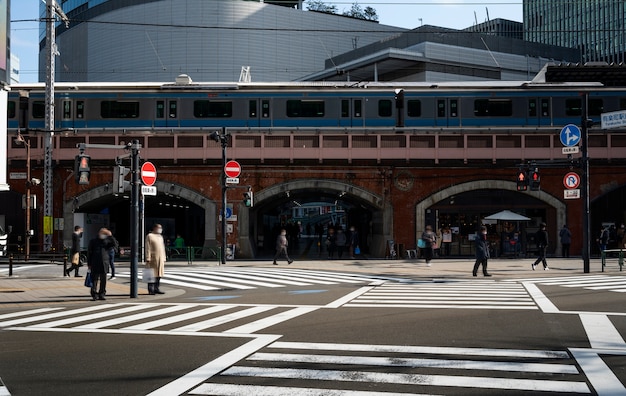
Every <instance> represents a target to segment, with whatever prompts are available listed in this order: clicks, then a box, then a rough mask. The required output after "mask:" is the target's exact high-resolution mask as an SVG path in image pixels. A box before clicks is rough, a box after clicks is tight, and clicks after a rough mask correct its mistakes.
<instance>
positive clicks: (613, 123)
mask: <svg viewBox="0 0 626 396" xmlns="http://www.w3.org/2000/svg"><path fill="white" fill-rule="evenodd" d="M600 121H601V124H602V129H611V128H622V127H626V110H622V111H613V112H610V113H602V114H601V115H600Z"/></svg>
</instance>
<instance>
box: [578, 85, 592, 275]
mask: <svg viewBox="0 0 626 396" xmlns="http://www.w3.org/2000/svg"><path fill="white" fill-rule="evenodd" d="M588 100H589V94H588V93H586V92H585V93H584V94H583V97H582V105H583V106H582V120H581V125H580V126H581V128H580V135H581V136H580V140H581V141H582V142H581V150H580V151H581V159H580V160H581V164H580V165H581V168H582V177H581V182H582V183H581V184H582V191H581V194H580V195H581V198H582V200H583V252H582V257H583V272H584V273H585V274H588V273H589V271H590V263H589V259H590V257H591V243H590V241H589V238H590V235H591V231H590V229H589V223H590V221H589V220H590V218H589V217H590V209H589V131H588V128H589V125H590V123H589V106H588V103H587V101H588Z"/></svg>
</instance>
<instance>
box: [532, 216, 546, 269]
mask: <svg viewBox="0 0 626 396" xmlns="http://www.w3.org/2000/svg"><path fill="white" fill-rule="evenodd" d="M535 243H536V244H537V251H538V255H539V257H537V260H535V262H534V263H533V264H532V268H533V271H534V270H535V267H537V265H538V264H539V263H540V262H541V263H543V269H544V270H545V271H547V270H549V269H550V268H548V263H547V262H546V249H547V248H548V231H546V223H541V225H540V228H539V231H537V233H536V234H535Z"/></svg>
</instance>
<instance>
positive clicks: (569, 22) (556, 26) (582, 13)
mask: <svg viewBox="0 0 626 396" xmlns="http://www.w3.org/2000/svg"><path fill="white" fill-rule="evenodd" d="M523 7H524V38H525V39H526V40H528V41H532V42H537V43H542V44H550V45H557V46H562V47H570V48H577V49H579V51H580V61H581V62H597V61H604V62H608V63H622V62H624V60H625V59H624V58H625V54H626V3H625V2H624V0H593V1H589V0H559V1H555V0H524V3H523Z"/></svg>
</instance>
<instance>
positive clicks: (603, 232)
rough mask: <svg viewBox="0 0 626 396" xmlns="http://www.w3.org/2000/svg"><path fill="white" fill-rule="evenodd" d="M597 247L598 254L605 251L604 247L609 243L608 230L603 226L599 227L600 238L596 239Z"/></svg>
mask: <svg viewBox="0 0 626 396" xmlns="http://www.w3.org/2000/svg"><path fill="white" fill-rule="evenodd" d="M596 241H597V242H598V245H599V247H600V254H602V252H604V251H605V250H606V247H607V245H608V243H609V230H608V229H606V228H605V227H604V226H601V227H600V236H599V237H598V239H596Z"/></svg>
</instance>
